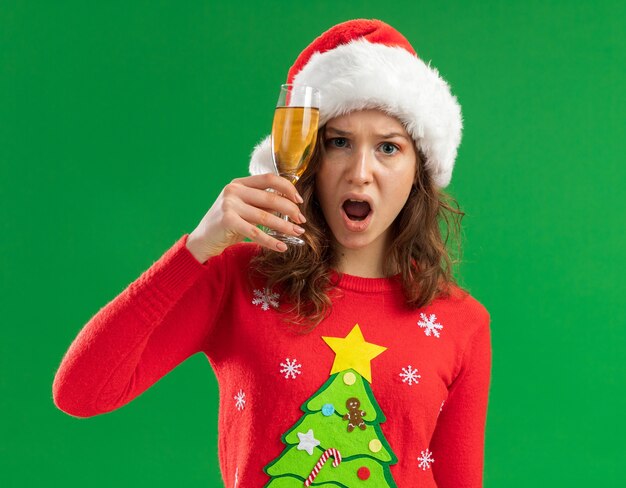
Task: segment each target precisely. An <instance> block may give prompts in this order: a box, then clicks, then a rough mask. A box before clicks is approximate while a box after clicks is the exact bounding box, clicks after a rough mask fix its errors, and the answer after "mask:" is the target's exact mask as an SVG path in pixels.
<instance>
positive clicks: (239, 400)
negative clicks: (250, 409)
mask: <svg viewBox="0 0 626 488" xmlns="http://www.w3.org/2000/svg"><path fill="white" fill-rule="evenodd" d="M233 398H234V399H235V407H237V410H239V411H240V412H241V411H242V410H243V407H245V406H246V394H245V393H244V392H243V390H239V392H238V393H237V394H236V395H235V396H234V397H233Z"/></svg>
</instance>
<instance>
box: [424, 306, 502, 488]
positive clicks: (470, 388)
mask: <svg viewBox="0 0 626 488" xmlns="http://www.w3.org/2000/svg"><path fill="white" fill-rule="evenodd" d="M486 317H487V318H486V322H483V323H482V324H481V325H480V326H479V328H478V329H477V330H476V331H475V332H474V333H473V335H472V336H471V337H470V340H469V341H468V345H467V346H466V348H465V351H464V353H463V359H462V362H461V368H460V370H459V373H458V375H457V376H456V378H455V379H454V381H453V382H452V384H451V385H450V387H449V389H448V398H447V399H446V401H445V404H444V406H443V408H442V410H441V413H440V415H439V418H438V419H437V426H436V428H435V432H434V434H433V438H432V440H431V450H432V453H433V459H434V462H433V475H434V477H435V481H436V482H437V486H438V487H439V488H479V487H482V486H483V457H484V440H485V425H486V418H487V402H488V396H489V386H490V379H491V332H490V327H489V315H488V314H487V315H486Z"/></svg>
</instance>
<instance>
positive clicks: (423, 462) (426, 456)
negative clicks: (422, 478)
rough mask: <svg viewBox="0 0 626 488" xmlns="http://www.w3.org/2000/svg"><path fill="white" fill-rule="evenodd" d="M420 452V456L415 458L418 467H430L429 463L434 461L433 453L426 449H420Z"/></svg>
mask: <svg viewBox="0 0 626 488" xmlns="http://www.w3.org/2000/svg"><path fill="white" fill-rule="evenodd" d="M421 454H422V456H421V457H418V458H417V460H418V461H419V462H420V463H419V467H420V468H422V469H423V470H424V471H426V470H427V469H429V468H430V465H431V463H434V462H435V460H434V459H433V453H432V452H430V451H429V450H428V449H426V450H425V451H422V452H421Z"/></svg>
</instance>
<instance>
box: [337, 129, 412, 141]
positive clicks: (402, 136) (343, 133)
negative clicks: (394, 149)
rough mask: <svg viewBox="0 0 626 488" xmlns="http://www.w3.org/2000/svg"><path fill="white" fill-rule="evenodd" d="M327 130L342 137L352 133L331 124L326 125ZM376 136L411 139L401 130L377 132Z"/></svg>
mask: <svg viewBox="0 0 626 488" xmlns="http://www.w3.org/2000/svg"><path fill="white" fill-rule="evenodd" d="M326 131H327V132H328V131H330V132H333V133H335V134H337V135H339V136H342V137H343V136H351V135H352V132H350V131H345V130H341V129H337V128H336V127H331V126H326ZM376 136H377V137H380V138H381V139H391V138H393V137H401V138H402V139H406V140H407V141H408V140H410V139H409V138H408V137H407V136H405V135H404V134H401V133H400V132H390V133H388V134H376Z"/></svg>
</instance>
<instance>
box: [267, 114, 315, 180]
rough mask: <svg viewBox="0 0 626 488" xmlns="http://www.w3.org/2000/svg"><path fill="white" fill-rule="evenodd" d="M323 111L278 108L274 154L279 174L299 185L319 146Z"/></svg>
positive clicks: (274, 135)
mask: <svg viewBox="0 0 626 488" xmlns="http://www.w3.org/2000/svg"><path fill="white" fill-rule="evenodd" d="M319 118H320V111H319V109H318V108H314V107H277V108H276V112H275V113H274V123H273V125H272V151H273V152H274V161H275V162H276V169H277V170H278V174H280V175H281V176H284V177H285V178H288V179H289V180H291V182H292V183H295V182H296V181H298V179H299V178H300V176H301V175H302V173H304V171H305V170H306V168H307V166H308V164H309V161H310V160H311V156H312V155H313V150H314V149H315V143H316V142H317V124H318V121H319Z"/></svg>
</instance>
